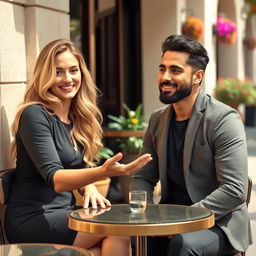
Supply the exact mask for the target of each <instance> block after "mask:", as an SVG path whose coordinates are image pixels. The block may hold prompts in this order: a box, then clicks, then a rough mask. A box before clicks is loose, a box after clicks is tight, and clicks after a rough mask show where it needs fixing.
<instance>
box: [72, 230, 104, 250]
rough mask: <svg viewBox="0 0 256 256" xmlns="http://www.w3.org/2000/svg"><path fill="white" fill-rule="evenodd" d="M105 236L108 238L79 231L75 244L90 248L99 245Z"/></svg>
mask: <svg viewBox="0 0 256 256" xmlns="http://www.w3.org/2000/svg"><path fill="white" fill-rule="evenodd" d="M104 238H106V236H101V235H93V234H87V233H83V232H77V235H76V238H75V240H74V242H73V245H74V246H78V247H81V248H84V249H87V250H88V249H90V248H92V247H97V246H98V245H99V244H100V243H101V242H102V241H103V239H104Z"/></svg>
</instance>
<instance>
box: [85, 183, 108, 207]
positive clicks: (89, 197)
mask: <svg viewBox="0 0 256 256" xmlns="http://www.w3.org/2000/svg"><path fill="white" fill-rule="evenodd" d="M83 199H84V203H83V207H84V208H88V207H89V204H90V203H91V206H92V208H93V209H97V205H100V207H101V208H106V207H110V206H111V203H110V201H109V200H108V199H106V198H105V197H104V196H103V195H102V194H101V193H100V192H99V191H98V189H97V188H96V186H95V185H94V184H90V185H87V186H85V187H84V195H83Z"/></svg>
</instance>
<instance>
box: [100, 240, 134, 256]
mask: <svg viewBox="0 0 256 256" xmlns="http://www.w3.org/2000/svg"><path fill="white" fill-rule="evenodd" d="M130 249H131V248H130V237H127V236H108V237H106V238H105V239H104V240H103V243H102V254H101V255H102V256H110V255H111V256H129V255H130Z"/></svg>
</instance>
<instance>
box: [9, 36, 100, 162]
mask: <svg viewBox="0 0 256 256" xmlns="http://www.w3.org/2000/svg"><path fill="white" fill-rule="evenodd" d="M65 51H70V52H71V53H72V54H74V56H75V57H76V58H77V60H78V62H79V66H80V70H81V77H82V79H81V87H80V89H79V91H78V93H77V94H76V96H75V97H74V98H73V99H72V102H71V106H70V111H69V118H70V120H71V122H72V123H73V128H72V130H71V140H72V142H73V145H74V148H75V150H77V147H78V144H80V145H82V147H83V149H84V161H85V162H86V164H87V165H88V166H90V167H91V166H94V165H95V162H97V161H98V160H99V159H98V158H97V154H98V152H99V150H100V148H101V147H102V128H101V122H102V115H101V112H100V110H99V108H98V106H97V88H96V86H95V84H94V82H93V79H92V77H91V75H90V73H89V71H88V69H87V67H86V64H85V62H84V59H83V57H82V55H81V53H80V52H79V51H78V50H77V49H76V48H75V47H74V45H73V43H72V42H70V41H69V40H65V39H58V40H55V41H52V42H51V43H49V44H48V45H46V46H45V47H44V48H43V50H42V51H41V53H40V54H39V56H38V58H37V61H36V65H35V68H34V73H33V77H32V80H31V83H30V85H29V87H28V89H27V91H26V93H25V96H24V101H23V103H22V104H21V105H20V106H19V108H18V111H17V114H16V116H15V119H14V122H13V124H12V127H11V129H12V135H13V137H14V141H13V142H12V147H11V150H12V154H13V155H14V156H16V153H17V149H16V134H17V132H18V126H19V120H20V116H21V114H22V112H23V110H24V109H25V108H26V107H28V106H30V105H33V104H40V105H42V106H43V107H45V108H46V109H47V110H50V111H52V112H53V113H54V110H56V109H57V108H58V107H59V106H60V105H61V100H60V99H59V98H58V97H56V96H55V95H54V94H52V93H51V91H50V88H51V86H52V85H53V84H54V82H55V79H56V65H55V59H56V56H57V55H58V54H60V53H63V52H65Z"/></svg>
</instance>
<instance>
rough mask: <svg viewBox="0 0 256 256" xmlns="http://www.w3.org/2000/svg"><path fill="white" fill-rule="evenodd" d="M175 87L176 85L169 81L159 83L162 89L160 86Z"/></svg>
mask: <svg viewBox="0 0 256 256" xmlns="http://www.w3.org/2000/svg"><path fill="white" fill-rule="evenodd" d="M165 85H166V86H175V87H177V83H174V82H171V81H164V82H161V83H160V86H161V87H162V86H165Z"/></svg>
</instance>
